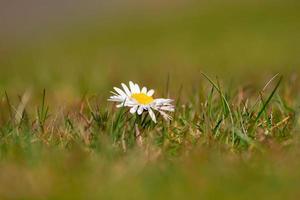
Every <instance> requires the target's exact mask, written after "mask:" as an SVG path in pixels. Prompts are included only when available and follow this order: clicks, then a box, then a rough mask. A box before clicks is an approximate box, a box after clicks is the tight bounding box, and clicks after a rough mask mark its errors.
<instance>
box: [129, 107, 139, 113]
mask: <svg viewBox="0 0 300 200" xmlns="http://www.w3.org/2000/svg"><path fill="white" fill-rule="evenodd" d="M137 109H138V106H137V105H136V106H133V107H132V108H130V111H129V112H130V113H132V114H134V113H135V112H136V110H137Z"/></svg>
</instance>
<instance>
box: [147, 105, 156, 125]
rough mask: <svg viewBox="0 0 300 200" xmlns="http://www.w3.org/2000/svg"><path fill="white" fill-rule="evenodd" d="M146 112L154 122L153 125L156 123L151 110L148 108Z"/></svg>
mask: <svg viewBox="0 0 300 200" xmlns="http://www.w3.org/2000/svg"><path fill="white" fill-rule="evenodd" d="M148 112H149V115H150V117H151V119H152V120H153V121H154V123H156V117H155V114H154V112H153V111H152V109H151V108H150V107H149V108H148Z"/></svg>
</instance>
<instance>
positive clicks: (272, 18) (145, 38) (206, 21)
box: [0, 0, 300, 94]
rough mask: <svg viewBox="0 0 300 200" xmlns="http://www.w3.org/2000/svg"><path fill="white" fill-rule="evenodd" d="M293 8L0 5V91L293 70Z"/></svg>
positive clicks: (298, 6)
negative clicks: (202, 73)
mask: <svg viewBox="0 0 300 200" xmlns="http://www.w3.org/2000/svg"><path fill="white" fill-rule="evenodd" d="M299 11H300V2H299V1H296V0H295V1H293V0H260V1H258V0H245V1H238V0H229V1H225V0H213V1H208V0H202V1H192V0H189V1H179V0H172V1H171V0H169V1H160V0H151V1H147V0H142V1H141V0H111V1H104V0H102V1H96V0H87V1H80V0H52V1H47V0H28V1H15V0H14V1H11V0H1V2H0V87H1V88H2V89H5V90H8V91H12V90H13V91H24V90H25V89H27V88H34V89H37V90H39V89H42V88H47V89H48V90H50V91H51V90H55V91H61V92H62V93H63V92H66V91H68V92H69V93H72V94H82V93H85V92H97V93H101V92H105V93H107V90H108V89H109V88H110V87H111V85H113V84H118V83H119V82H121V81H122V82H126V81H128V80H134V81H137V82H139V83H142V84H150V85H151V86H152V87H154V88H157V87H159V86H160V85H162V84H164V85H165V83H166V80H167V79H168V77H170V80H171V87H172V88H175V89H178V88H179V86H180V85H184V86H185V87H186V88H189V87H192V86H193V85H194V86H195V84H197V83H198V80H199V79H200V78H201V75H200V72H201V71H203V72H206V73H209V74H211V75H213V76H220V77H221V79H230V80H236V81H237V82H238V81H247V80H251V81H253V78H255V79H254V80H259V79H258V78H259V77H263V79H262V80H264V81H265V80H266V79H268V78H269V77H270V76H271V75H272V74H274V73H277V72H279V73H282V74H287V75H288V76H290V75H291V74H292V73H296V72H297V71H299V70H298V69H299V65H300V56H299V52H300V12H299Z"/></svg>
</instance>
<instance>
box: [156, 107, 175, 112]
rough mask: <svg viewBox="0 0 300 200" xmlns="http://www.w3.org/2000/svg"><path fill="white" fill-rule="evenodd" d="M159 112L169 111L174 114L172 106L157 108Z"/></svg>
mask: <svg viewBox="0 0 300 200" xmlns="http://www.w3.org/2000/svg"><path fill="white" fill-rule="evenodd" d="M159 110H166V111H170V112H174V110H175V109H174V106H162V107H160V108H159Z"/></svg>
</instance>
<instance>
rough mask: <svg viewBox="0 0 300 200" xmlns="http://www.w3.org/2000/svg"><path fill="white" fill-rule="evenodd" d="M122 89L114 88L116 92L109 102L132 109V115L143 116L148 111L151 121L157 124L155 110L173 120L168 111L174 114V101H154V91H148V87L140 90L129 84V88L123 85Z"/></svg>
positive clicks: (137, 86) (113, 92)
mask: <svg viewBox="0 0 300 200" xmlns="http://www.w3.org/2000/svg"><path fill="white" fill-rule="evenodd" d="M121 85H122V88H123V90H122V89H120V88H117V87H114V90H115V91H112V92H111V93H112V94H113V95H112V96H111V97H110V98H109V99H108V101H113V102H119V104H118V105H117V107H118V108H120V107H130V113H132V114H134V113H137V114H138V115H141V114H142V113H143V112H144V111H148V113H149V115H150V117H151V119H152V120H153V121H154V122H155V123H156V117H155V114H154V112H153V110H156V111H158V112H159V113H160V114H161V115H162V116H163V117H164V118H165V119H167V120H171V119H172V117H171V116H170V115H168V114H167V113H166V111H169V112H174V106H173V105H172V104H171V103H172V102H173V100H172V99H162V98H159V99H154V98H153V97H152V95H153V94H154V90H152V89H151V90H147V88H146V87H143V88H140V87H139V85H138V84H135V83H133V82H132V81H130V82H129V88H128V87H127V86H126V85H125V84H124V83H122V84H121Z"/></svg>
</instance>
